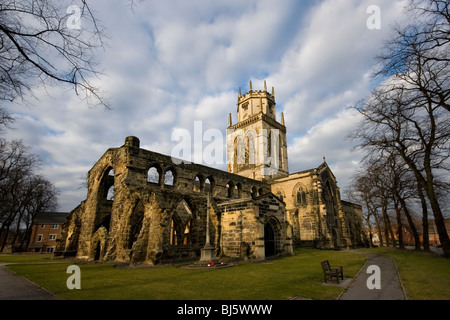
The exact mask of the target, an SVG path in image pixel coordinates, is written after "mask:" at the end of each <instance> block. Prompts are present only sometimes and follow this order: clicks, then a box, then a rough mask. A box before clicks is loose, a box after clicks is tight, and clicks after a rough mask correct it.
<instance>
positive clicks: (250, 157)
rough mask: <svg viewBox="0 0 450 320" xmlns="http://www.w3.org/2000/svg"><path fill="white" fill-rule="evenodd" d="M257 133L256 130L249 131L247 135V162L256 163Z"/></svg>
mask: <svg viewBox="0 0 450 320" xmlns="http://www.w3.org/2000/svg"><path fill="white" fill-rule="evenodd" d="M255 146H256V134H255V132H254V130H249V131H247V134H246V137H245V164H246V165H248V164H256V148H255Z"/></svg>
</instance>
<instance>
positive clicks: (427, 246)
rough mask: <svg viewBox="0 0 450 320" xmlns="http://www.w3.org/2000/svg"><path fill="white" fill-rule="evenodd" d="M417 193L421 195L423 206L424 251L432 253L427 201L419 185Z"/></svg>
mask: <svg viewBox="0 0 450 320" xmlns="http://www.w3.org/2000/svg"><path fill="white" fill-rule="evenodd" d="M417 192H418V194H419V198H420V203H421V204H422V238H423V239H422V242H423V251H427V252H429V251H431V250H430V232H429V230H428V209H427V201H426V200H425V196H424V194H423V191H422V187H421V186H420V185H419V184H418V185H417Z"/></svg>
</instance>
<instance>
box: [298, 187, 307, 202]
mask: <svg viewBox="0 0 450 320" xmlns="http://www.w3.org/2000/svg"><path fill="white" fill-rule="evenodd" d="M296 190H297V192H296V193H295V203H296V205H297V206H306V205H308V200H307V197H306V191H305V190H304V189H303V188H302V187H301V186H298V187H297V188H296Z"/></svg>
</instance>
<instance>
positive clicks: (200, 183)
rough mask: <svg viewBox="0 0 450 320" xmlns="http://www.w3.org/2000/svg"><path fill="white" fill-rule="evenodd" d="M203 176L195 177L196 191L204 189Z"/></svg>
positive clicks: (194, 189) (194, 188)
mask: <svg viewBox="0 0 450 320" xmlns="http://www.w3.org/2000/svg"><path fill="white" fill-rule="evenodd" d="M202 180H203V178H202V176H200V175H196V176H195V178H194V187H193V189H192V191H194V192H201V191H202V190H203V187H204V184H203V181H202Z"/></svg>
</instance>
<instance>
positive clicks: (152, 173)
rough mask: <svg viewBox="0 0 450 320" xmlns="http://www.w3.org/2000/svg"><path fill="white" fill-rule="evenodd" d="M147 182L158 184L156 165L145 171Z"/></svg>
mask: <svg viewBox="0 0 450 320" xmlns="http://www.w3.org/2000/svg"><path fill="white" fill-rule="evenodd" d="M147 182H150V183H156V184H159V170H158V168H156V167H151V168H150V169H149V170H148V173H147Z"/></svg>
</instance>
